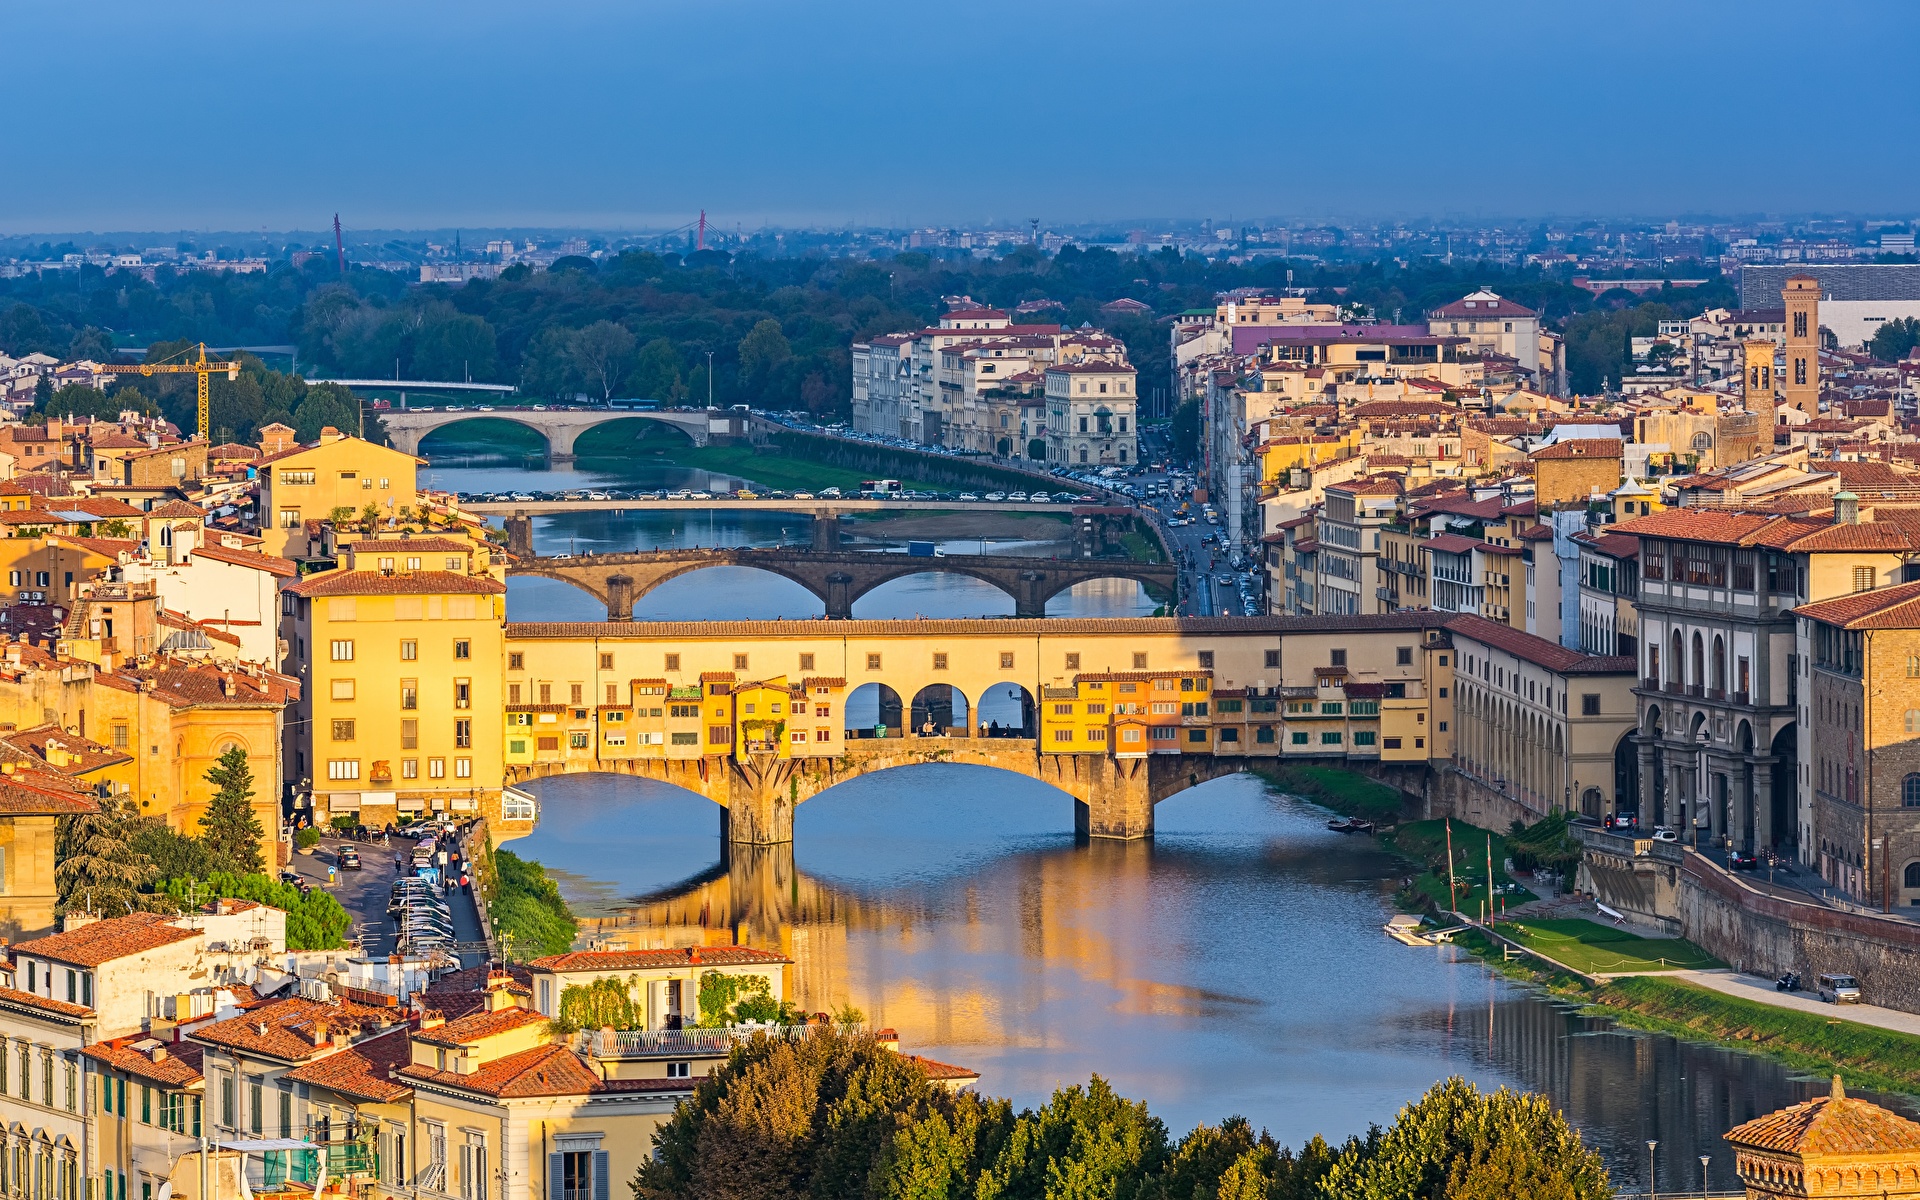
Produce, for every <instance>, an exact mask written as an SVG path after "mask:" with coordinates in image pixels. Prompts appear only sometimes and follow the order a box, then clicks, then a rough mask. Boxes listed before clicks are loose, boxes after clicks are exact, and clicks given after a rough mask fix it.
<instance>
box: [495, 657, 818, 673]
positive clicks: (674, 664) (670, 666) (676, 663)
mask: <svg viewBox="0 0 1920 1200" xmlns="http://www.w3.org/2000/svg"><path fill="white" fill-rule="evenodd" d="M515 657H518V655H516V656H515ZM801 664H802V667H803V669H804V666H805V657H804V656H802V659H801ZM666 669H667V670H669V671H678V670H679V669H680V656H679V655H678V654H669V655H667V667H666Z"/></svg>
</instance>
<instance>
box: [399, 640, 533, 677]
mask: <svg viewBox="0 0 1920 1200" xmlns="http://www.w3.org/2000/svg"><path fill="white" fill-rule="evenodd" d="M419 657H420V643H419V642H416V641H414V640H413V639H412V638H404V639H402V640H401V642H400V661H402V662H413V661H415V660H416V659H418V658H419ZM514 657H515V658H519V657H520V656H519V655H518V654H516V655H514ZM514 669H515V670H518V669H519V668H517V667H516V668H514Z"/></svg>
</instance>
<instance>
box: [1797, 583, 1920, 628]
mask: <svg viewBox="0 0 1920 1200" xmlns="http://www.w3.org/2000/svg"><path fill="white" fill-rule="evenodd" d="M1793 611H1794V612H1796V613H1798V614H1799V615H1800V616H1803V617H1812V618H1813V619H1814V620H1816V621H1823V622H1825V623H1826V624H1828V625H1838V626H1840V627H1842V628H1844V629H1913V628H1920V581H1916V582H1913V583H1902V584H1897V585H1895V586H1893V587H1890V588H1882V589H1880V590H1879V591H1872V592H1855V593H1853V594H1852V595H1850V596H1836V597H1834V598H1833V599H1831V600H1816V601H1814V602H1813V603H1811V604H1802V605H1799V606H1798V607H1796V608H1795V609H1794V610H1793Z"/></svg>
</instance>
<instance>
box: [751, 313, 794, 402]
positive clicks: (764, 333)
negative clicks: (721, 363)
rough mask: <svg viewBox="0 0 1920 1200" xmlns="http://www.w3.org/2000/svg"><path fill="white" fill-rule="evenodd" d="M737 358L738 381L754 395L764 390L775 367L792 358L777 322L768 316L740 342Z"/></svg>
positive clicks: (791, 351) (790, 348)
mask: <svg viewBox="0 0 1920 1200" xmlns="http://www.w3.org/2000/svg"><path fill="white" fill-rule="evenodd" d="M739 356H740V376H741V381H742V383H744V384H745V385H746V386H747V388H748V389H749V390H751V391H755V392H757V391H760V390H763V389H765V387H766V386H767V382H768V379H767V377H768V376H769V375H770V374H771V373H772V371H773V369H774V368H775V367H777V366H779V365H780V364H781V363H783V362H785V361H787V360H788V359H789V358H792V357H793V346H792V345H791V344H790V343H789V342H788V341H787V335H786V334H784V333H782V332H781V331H780V322H778V321H776V320H774V319H773V318H771V317H768V318H766V319H765V320H762V321H759V322H756V323H755V324H754V327H753V329H752V331H751V332H749V333H748V334H747V336H746V337H743V338H741V339H740V346H739Z"/></svg>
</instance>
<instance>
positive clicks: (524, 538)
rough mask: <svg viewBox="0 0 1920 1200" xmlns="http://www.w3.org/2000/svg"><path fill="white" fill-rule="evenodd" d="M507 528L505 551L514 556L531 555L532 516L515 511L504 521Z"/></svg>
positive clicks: (529, 556)
mask: <svg viewBox="0 0 1920 1200" xmlns="http://www.w3.org/2000/svg"><path fill="white" fill-rule="evenodd" d="M504 524H505V525H506V528H507V553H508V554H511V555H513V556H514V557H515V558H532V557H533V518H532V517H529V516H528V515H526V514H525V513H515V514H513V515H512V516H510V517H508V518H507V519H506V521H505V522H504Z"/></svg>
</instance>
